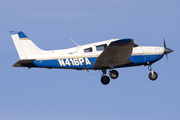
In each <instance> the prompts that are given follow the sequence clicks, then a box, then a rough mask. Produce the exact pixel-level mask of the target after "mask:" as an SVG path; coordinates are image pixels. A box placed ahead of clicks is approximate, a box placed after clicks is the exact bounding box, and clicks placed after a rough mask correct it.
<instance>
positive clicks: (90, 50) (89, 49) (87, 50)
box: [84, 47, 92, 53]
mask: <svg viewBox="0 0 180 120" xmlns="http://www.w3.org/2000/svg"><path fill="white" fill-rule="evenodd" d="M84 52H85V53H86V52H92V47H90V48H86V49H84Z"/></svg>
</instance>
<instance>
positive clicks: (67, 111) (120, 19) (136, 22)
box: [0, 0, 180, 120]
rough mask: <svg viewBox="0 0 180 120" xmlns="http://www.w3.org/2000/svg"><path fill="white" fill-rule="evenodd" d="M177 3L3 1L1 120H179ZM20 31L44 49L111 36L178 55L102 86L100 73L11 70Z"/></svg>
mask: <svg viewBox="0 0 180 120" xmlns="http://www.w3.org/2000/svg"><path fill="white" fill-rule="evenodd" d="M179 5H180V1H179V0H98V1H97V0H86V1H85V0H76V1H75V0H74V1H73V0H29V1H27V0H16V1H14V0H1V1H0V16H1V19H0V24H1V27H0V55H1V69H0V72H1V75H0V119H1V120H32V119H33V120H85V119H86V120H109V119H111V120H132V119H133V120H144V119H146V120H160V119H163V120H169V119H171V120H177V119H180V114H179V113H180V93H179V91H180V87H179V86H180V80H179V59H180V57H179V51H180V47H179V44H180V42H179V33H180V23H179V21H180V16H179V12H180V8H179ZM12 30H22V31H24V33H25V34H26V35H27V36H28V37H29V38H30V39H31V40H32V41H33V42H34V43H35V44H36V45H37V46H39V47H40V48H41V49H45V50H49V49H63V48H70V47H74V46H76V45H75V44H74V43H73V42H72V41H71V40H70V38H72V39H73V40H75V41H76V42H77V43H78V44H80V45H84V44H88V43H93V42H98V41H103V40H107V39H111V38H133V39H134V40H135V43H136V44H139V45H143V46H163V38H164V37H165V38H166V44H167V47H169V48H171V49H173V50H174V52H173V53H172V54H169V60H168V61H167V60H166V58H163V59H162V60H160V61H158V62H157V63H155V64H153V66H152V67H153V70H154V71H156V72H157V73H158V74H159V77H158V79H157V81H155V82H152V81H150V80H149V78H148V73H149V71H148V70H147V67H144V66H140V67H131V68H121V69H117V70H118V72H119V74H120V76H119V78H118V79H116V80H111V82H110V84H109V85H107V86H104V85H102V84H101V82H100V74H101V72H99V71H90V72H87V71H76V70H58V69H52V70H48V69H30V70H28V69H27V68H13V67H11V65H13V64H14V63H15V62H16V61H18V60H19V57H18V54H17V52H16V49H15V47H14V44H13V41H12V39H11V37H10V34H9V31H12Z"/></svg>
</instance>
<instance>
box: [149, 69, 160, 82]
mask: <svg viewBox="0 0 180 120" xmlns="http://www.w3.org/2000/svg"><path fill="white" fill-rule="evenodd" d="M157 78H158V74H157V73H156V72H154V71H153V74H152V73H151V72H150V73H149V79H150V80H152V81H155V80H156V79H157Z"/></svg>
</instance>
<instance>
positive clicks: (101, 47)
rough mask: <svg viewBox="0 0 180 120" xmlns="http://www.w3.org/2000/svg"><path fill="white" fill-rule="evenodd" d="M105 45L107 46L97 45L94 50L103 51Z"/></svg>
mask: <svg viewBox="0 0 180 120" xmlns="http://www.w3.org/2000/svg"><path fill="white" fill-rule="evenodd" d="M106 47H107V44H103V45H98V46H96V50H97V51H103V50H104V49H105V48H106Z"/></svg>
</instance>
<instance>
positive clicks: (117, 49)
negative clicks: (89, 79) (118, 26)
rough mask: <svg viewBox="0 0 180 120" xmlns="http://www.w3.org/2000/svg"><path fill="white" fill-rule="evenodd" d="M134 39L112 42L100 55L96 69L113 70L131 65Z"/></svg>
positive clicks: (95, 65)
mask: <svg viewBox="0 0 180 120" xmlns="http://www.w3.org/2000/svg"><path fill="white" fill-rule="evenodd" d="M133 45H134V40H133V39H121V40H117V41H114V42H111V43H110V44H109V46H108V47H106V49H105V50H104V51H103V52H102V53H101V54H100V55H99V57H98V58H97V60H96V63H95V64H94V66H93V68H94V69H102V68H111V69H113V68H114V67H116V66H120V65H124V64H128V63H131V62H132V61H130V60H129V57H130V56H131V54H132V49H133Z"/></svg>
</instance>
